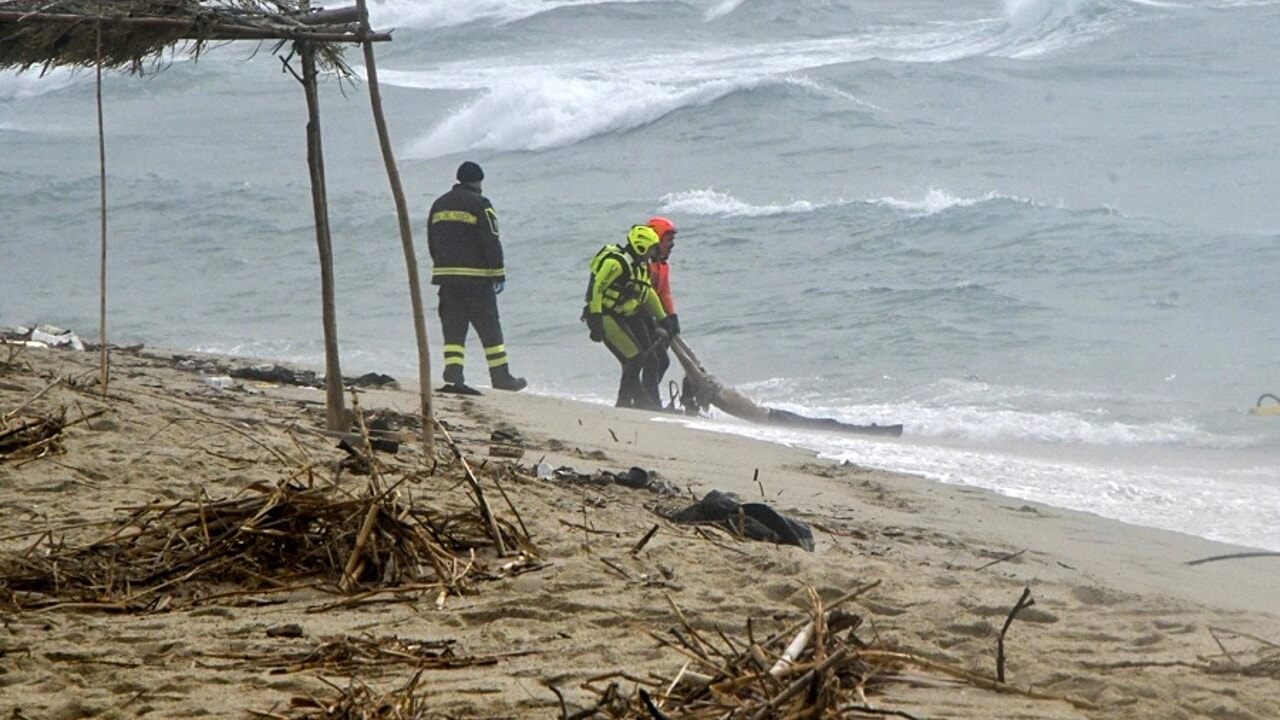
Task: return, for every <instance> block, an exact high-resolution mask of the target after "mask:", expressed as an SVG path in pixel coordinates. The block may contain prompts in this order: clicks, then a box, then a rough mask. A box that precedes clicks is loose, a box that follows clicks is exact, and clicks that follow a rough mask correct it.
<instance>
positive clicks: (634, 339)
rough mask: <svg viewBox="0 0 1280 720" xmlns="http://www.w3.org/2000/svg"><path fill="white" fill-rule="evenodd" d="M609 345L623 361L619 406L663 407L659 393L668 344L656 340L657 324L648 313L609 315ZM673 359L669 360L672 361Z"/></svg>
mask: <svg viewBox="0 0 1280 720" xmlns="http://www.w3.org/2000/svg"><path fill="white" fill-rule="evenodd" d="M604 319H605V324H604V327H605V336H604V337H605V339H604V344H605V347H607V348H609V352H611V353H613V356H614V357H615V358H617V359H618V362H619V363H620V364H621V365H622V378H621V379H620V380H619V382H618V400H617V402H616V403H615V404H616V405H617V406H618V407H634V408H645V409H656V408H660V407H662V397H661V395H660V394H659V393H658V381H659V379H660V378H661V377H662V372H661V370H665V369H666V368H665V367H662V368H661V370H659V367H660V365H659V363H660V359H666V350H665V348H662V347H658V346H657V345H656V344H655V342H654V341H655V340H656V335H655V334H654V329H655V328H656V327H657V325H656V324H655V323H654V322H653V320H652V319H651V318H649V317H648V316H646V315H631V316H629V317H624V316H622V315H614V314H606V315H605V318H604ZM668 362H669V361H668Z"/></svg>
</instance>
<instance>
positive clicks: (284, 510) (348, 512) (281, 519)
mask: <svg viewBox="0 0 1280 720" xmlns="http://www.w3.org/2000/svg"><path fill="white" fill-rule="evenodd" d="M373 487H374V486H373V485H372V484H371V485H370V491H369V492H367V493H364V494H362V495H361V496H352V495H351V494H345V493H343V492H341V491H340V490H338V489H336V488H334V487H325V488H315V487H312V488H305V487H299V486H297V485H295V484H293V483H289V482H283V483H281V484H279V485H277V486H275V487H271V486H266V485H262V484H260V485H255V486H253V487H252V488H251V489H250V491H248V492H247V494H245V495H242V496H239V497H236V498H232V499H228V500H221V501H208V500H207V499H205V498H200V499H197V500H195V501H182V502H178V503H174V504H167V505H161V504H157V503H152V504H148V505H145V506H142V507H136V508H130V509H128V511H129V515H128V516H127V517H126V518H124V519H123V520H119V521H116V522H115V523H113V524H112V527H111V529H110V531H109V532H108V533H107V534H106V535H105V536H104V537H102V538H100V539H98V540H95V541H93V542H90V543H87V544H84V545H79V546H73V547H68V546H66V545H65V544H64V543H63V542H61V541H59V540H57V539H55V537H54V535H53V533H44V534H43V535H42V536H41V537H40V538H39V540H38V541H37V542H36V544H35V545H33V546H32V547H30V548H28V549H27V550H26V551H25V552H22V553H18V554H4V555H0V578H2V580H0V602H5V601H7V603H8V604H10V605H12V606H14V607H22V608H32V607H45V606H49V605H55V604H62V603H78V604H81V605H82V606H85V607H92V606H95V605H96V606H99V607H101V608H102V609H110V610H121V611H138V610H146V609H154V608H158V607H168V606H170V605H172V604H173V603H175V602H176V603H179V604H180V603H182V602H183V601H188V602H197V601H202V600H203V601H208V600H209V591H210V590H209V588H207V587H204V586H206V585H208V584H211V583H235V584H238V585H239V586H240V588H241V590H244V589H246V588H247V589H250V590H255V589H256V590H263V589H265V590H287V589H290V588H296V587H299V586H301V585H304V584H306V585H312V586H317V587H321V588H324V589H337V590H340V591H344V592H368V591H370V590H371V589H377V588H385V587H396V586H400V585H404V584H414V585H417V586H422V585H424V584H425V585H427V586H429V587H435V588H438V589H439V591H440V592H441V593H442V594H444V593H448V594H460V593H464V592H468V591H469V586H470V584H471V582H472V581H473V580H476V579H482V578H484V577H486V576H487V575H488V571H487V570H486V568H485V564H484V563H483V562H482V561H481V560H478V559H477V558H476V557H475V553H474V550H476V549H478V548H482V547H486V546H490V545H492V540H491V538H490V536H489V535H488V530H489V525H488V524H487V523H486V522H484V521H483V520H482V519H481V517H480V514H479V513H478V512H477V511H475V510H470V511H466V512H462V513H457V514H452V515H446V514H441V513H434V512H432V511H430V510H429V509H425V508H416V507H414V506H413V505H411V504H405V503H403V502H401V497H400V494H399V493H398V492H395V491H394V489H393V490H388V491H383V492H374V491H373V490H372V488H373ZM506 532H507V534H508V536H509V537H510V538H511V540H510V542H511V544H512V545H521V544H523V545H529V543H528V541H527V539H525V538H522V537H520V536H519V535H518V533H516V531H515V530H514V529H513V528H511V527H510V525H509V524H507V525H506ZM239 594H243V593H242V592H241V593H239Z"/></svg>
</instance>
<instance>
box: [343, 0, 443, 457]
mask: <svg viewBox="0 0 1280 720" xmlns="http://www.w3.org/2000/svg"><path fill="white" fill-rule="evenodd" d="M356 8H357V9H358V12H359V14H360V34H361V35H362V36H364V37H365V39H364V42H363V46H364V66H365V74H366V76H367V77H366V79H367V80H368V82H369V104H370V105H371V106H372V108H373V123H374V125H375V126H376V127H377V129H378V144H379V145H381V147H382V161H383V163H384V164H385V165H386V166H387V180H389V181H390V182H391V195H392V196H393V197H394V198H395V201H396V216H397V217H398V218H399V219H400V244H401V245H403V246H404V264H405V267H406V268H407V269H408V271H409V300H410V302H411V303H412V305H413V329H414V334H415V335H416V337H417V340H418V388H419V392H420V394H421V406H422V445H423V452H425V453H426V455H427V457H433V456H434V455H435V444H436V440H435V437H436V435H435V422H434V421H433V413H432V409H431V352H430V349H429V348H428V346H427V321H426V316H425V315H423V312H422V284H421V283H420V282H419V281H418V259H417V254H416V253H415V252H414V249H413V229H412V225H411V224H410V222H409V210H408V205H407V203H406V202H405V199H404V188H403V187H401V185H400V171H399V170H398V169H397V168H396V158H395V155H394V154H392V152H391V136H390V135H389V134H388V133H387V120H386V117H385V116H384V115H383V113H382V91H381V90H380V89H379V88H378V67H377V65H376V64H375V63H374V59H373V43H372V42H370V41H369V40H368V33H369V11H368V8H367V7H366V6H365V0H356Z"/></svg>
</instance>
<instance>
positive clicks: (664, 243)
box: [645, 217, 680, 404]
mask: <svg viewBox="0 0 1280 720" xmlns="http://www.w3.org/2000/svg"><path fill="white" fill-rule="evenodd" d="M648 225H649V227H651V228H653V231H654V232H655V233H657V234H658V238H659V242H658V249H657V250H655V251H654V255H653V257H652V259H650V260H649V278H650V280H651V282H652V283H653V291H654V292H655V293H657V294H658V299H659V300H661V301H662V309H663V310H665V311H666V312H667V317H668V318H670V319H669V320H667V327H668V328H669V329H670V334H672V335H678V334H680V319H679V318H678V317H677V316H676V300H675V297H673V296H672V294H671V266H670V265H668V263H667V260H668V259H669V258H670V257H671V251H672V250H673V249H674V248H675V246H676V225H675V223H673V222H671V221H670V220H668V219H667V218H665V217H651V218H649V222H648ZM669 367H671V357H670V356H669V355H668V354H667V349H666V346H663V347H662V348H660V349H658V350H657V351H656V353H655V355H654V367H653V368H652V369H651V372H652V373H653V378H652V379H651V380H649V379H648V378H646V380H648V382H646V383H645V385H646V386H647V387H649V388H651V389H656V388H660V387H661V386H662V376H663V375H665V374H666V372H667V368H669ZM658 402H659V404H661V402H662V401H661V398H659V399H658Z"/></svg>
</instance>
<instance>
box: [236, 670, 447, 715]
mask: <svg viewBox="0 0 1280 720" xmlns="http://www.w3.org/2000/svg"><path fill="white" fill-rule="evenodd" d="M326 682H327V681H326ZM329 684H330V685H332V686H333V687H334V689H335V690H337V691H338V697H337V698H335V699H333V700H319V699H317V698H311V697H305V698H304V697H296V698H294V699H293V701H292V702H291V703H290V705H291V706H292V708H293V710H294V711H295V712H293V713H290V714H288V715H283V714H278V713H274V712H260V711H256V710H255V711H251V712H252V714H253V715H254V716H255V717H260V718H274V719H278V720H445V719H446V718H447V717H448V716H445V715H438V714H436V713H433V712H431V711H430V710H428V709H427V707H426V705H427V701H426V698H425V694H420V693H419V692H418V688H419V686H421V685H423V684H424V681H423V678H422V671H421V670H419V671H418V672H417V673H415V674H414V675H413V677H411V678H409V681H408V682H406V683H405V684H404V685H403V686H401V687H399V688H396V689H394V690H390V691H387V692H378V691H375V690H373V689H372V688H370V687H369V686H368V685H365V684H364V683H362V682H360V681H359V680H357V679H352V680H351V684H350V686H348V687H346V688H339V687H337V686H336V685H333V683H329Z"/></svg>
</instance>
